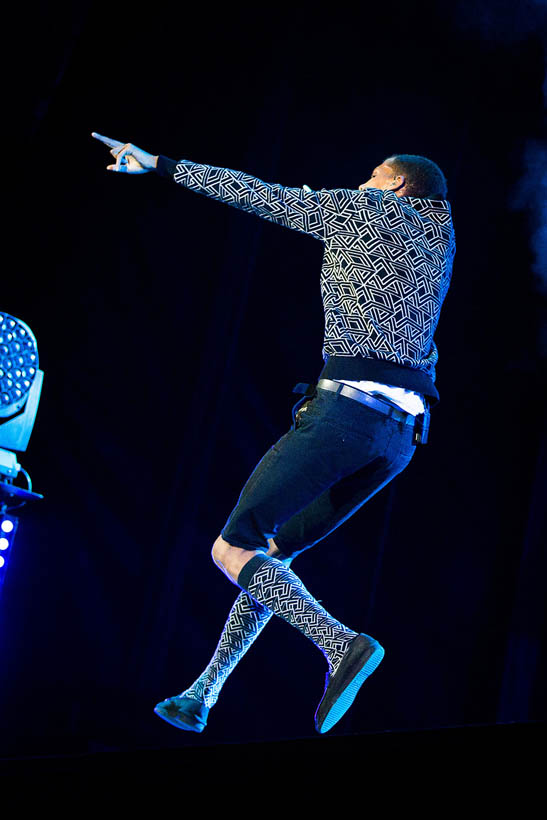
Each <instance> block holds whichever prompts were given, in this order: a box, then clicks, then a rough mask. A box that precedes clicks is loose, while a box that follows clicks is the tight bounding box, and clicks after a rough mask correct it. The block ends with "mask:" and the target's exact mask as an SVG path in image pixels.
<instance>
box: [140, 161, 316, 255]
mask: <svg viewBox="0 0 547 820" xmlns="http://www.w3.org/2000/svg"><path fill="white" fill-rule="evenodd" d="M156 172H157V173H158V174H159V175H160V176H164V177H170V178H172V179H174V180H175V182H177V183H179V184H180V185H184V186H185V187H186V188H190V189H191V190H192V191H196V192H197V193H200V194H204V195H205V196H209V197H211V198H212V199H217V200H219V201H220V202H225V203H227V204H228V205H232V206H233V207H234V208H239V209H241V210H243V211H247V212H249V213H254V214H256V215H257V216H260V217H261V218H262V219H267V220H268V221H269V222H276V223H277V224H278V225H284V226H285V227H287V228H292V229H293V230H296V231H300V232H301V233H306V234H309V235H310V236H313V237H314V238H315V239H320V240H323V241H324V240H325V238H326V237H325V214H324V209H325V207H326V206H327V207H328V204H329V201H330V199H331V192H330V191H327V190H321V191H308V190H304V188H286V187H283V186H282V185H278V184H271V183H268V182H262V180H260V179H257V178H256V177H253V176H251V175H250V174H246V173H244V172H243V171H232V170H230V169H229V168H216V167H214V166H212V165H201V164H199V163H196V162H191V161H190V160H186V159H182V160H172V159H169V158H168V157H164V156H163V155H161V154H160V155H159V157H158V164H157V168H156Z"/></svg>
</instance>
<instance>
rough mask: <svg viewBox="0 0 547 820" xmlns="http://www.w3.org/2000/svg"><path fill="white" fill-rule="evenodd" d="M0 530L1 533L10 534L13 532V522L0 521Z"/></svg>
mask: <svg viewBox="0 0 547 820" xmlns="http://www.w3.org/2000/svg"><path fill="white" fill-rule="evenodd" d="M0 529H1V530H2V532H12V531H13V521H7V520H6V521H2V524H1V525H0Z"/></svg>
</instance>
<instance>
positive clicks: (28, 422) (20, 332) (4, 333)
mask: <svg viewBox="0 0 547 820" xmlns="http://www.w3.org/2000/svg"><path fill="white" fill-rule="evenodd" d="M43 379H44V374H43V371H42V370H40V369H39V367H38V345H37V342H36V338H35V336H34V333H33V332H32V330H31V329H30V327H29V326H28V325H27V324H25V322H23V321H22V320H21V319H16V318H15V316H11V315H10V314H9V313H2V312H0V551H1V552H2V553H3V554H2V555H0V589H1V587H2V584H3V583H4V579H5V576H6V570H7V565H8V561H9V556H10V554H11V553H12V552H13V542H14V539H15V533H16V531H17V525H18V518H16V517H15V516H13V515H10V514H9V513H10V512H11V511H13V510H16V509H18V508H19V507H22V506H23V505H24V504H26V503H27V501H31V500H33V499H37V498H43V495H40V494H39V493H33V492H32V482H31V480H30V476H29V474H28V473H27V471H26V470H24V469H23V468H22V467H21V465H20V464H18V463H17V456H16V455H15V452H14V451H19V452H23V451H25V450H26V449H27V446H28V442H29V439H30V434H31V433H32V429H33V427H34V421H35V419H36V413H37V410H38V404H39V401H40V395H41V392H42V383H43ZM21 473H22V474H23V476H24V477H25V479H26V482H27V486H26V487H20V486H18V485H17V484H15V479H16V478H17V477H18V476H19V475H20V474H21Z"/></svg>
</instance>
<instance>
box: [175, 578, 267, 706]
mask: <svg viewBox="0 0 547 820" xmlns="http://www.w3.org/2000/svg"><path fill="white" fill-rule="evenodd" d="M272 615H273V613H272V612H271V611H270V610H269V609H266V607H265V606H262V604H259V603H258V601H255V600H254V599H253V598H251V597H250V596H249V595H247V593H246V592H241V593H240V594H239V595H238V596H237V598H236V600H235V602H234V605H233V606H232V608H231V610H230V614H229V615H228V619H227V621H226V624H225V625H224V629H223V630H222V634H221V636H220V640H219V642H218V645H217V648H216V649H215V653H214V655H213V657H212V658H211V660H210V661H209V663H208V665H207V667H206V668H205V669H204V671H203V672H202V673H201V675H200V676H199V678H197V680H195V681H194V683H193V684H192V686H190V687H189V688H188V689H186V690H185V691H184V692H181V694H180V695H179V697H187V698H194V699H195V700H199V701H200V702H201V703H204V704H205V706H207V707H208V708H209V709H210V708H211V707H212V706H214V705H215V703H216V702H217V700H218V696H219V694H220V690H221V689H222V686H223V685H224V682H225V681H226V678H227V677H228V675H229V674H230V672H232V670H233V669H234V667H235V666H236V665H237V664H238V663H239V661H240V660H241V658H242V657H243V655H245V653H246V652H247V650H248V649H249V647H250V646H251V644H252V643H254V641H255V640H256V638H257V637H258V636H259V634H260V633H261V632H262V630H263V629H264V627H265V626H266V624H267V623H268V621H269V620H270V618H271V617H272Z"/></svg>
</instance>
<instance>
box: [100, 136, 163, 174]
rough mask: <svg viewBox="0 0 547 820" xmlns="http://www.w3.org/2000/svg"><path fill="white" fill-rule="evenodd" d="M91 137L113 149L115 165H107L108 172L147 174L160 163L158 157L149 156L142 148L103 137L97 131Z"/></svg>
mask: <svg viewBox="0 0 547 820" xmlns="http://www.w3.org/2000/svg"><path fill="white" fill-rule="evenodd" d="M91 136H92V137H94V138H95V139H96V140H99V141H100V142H104V144H105V145H108V146H109V147H110V148H111V151H110V153H111V154H112V156H113V157H116V164H115V165H107V166H106V170H107V171H118V172H120V173H123V174H147V173H148V172H149V171H153V170H155V168H156V165H157V163H158V157H157V156H153V155H152V154H148V153H147V152H146V151H143V150H142V148H137V146H136V145H132V144H131V143H130V142H120V141H119V140H113V139H110V137H102V136H101V135H100V134H97V132H96V131H92V132H91Z"/></svg>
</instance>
